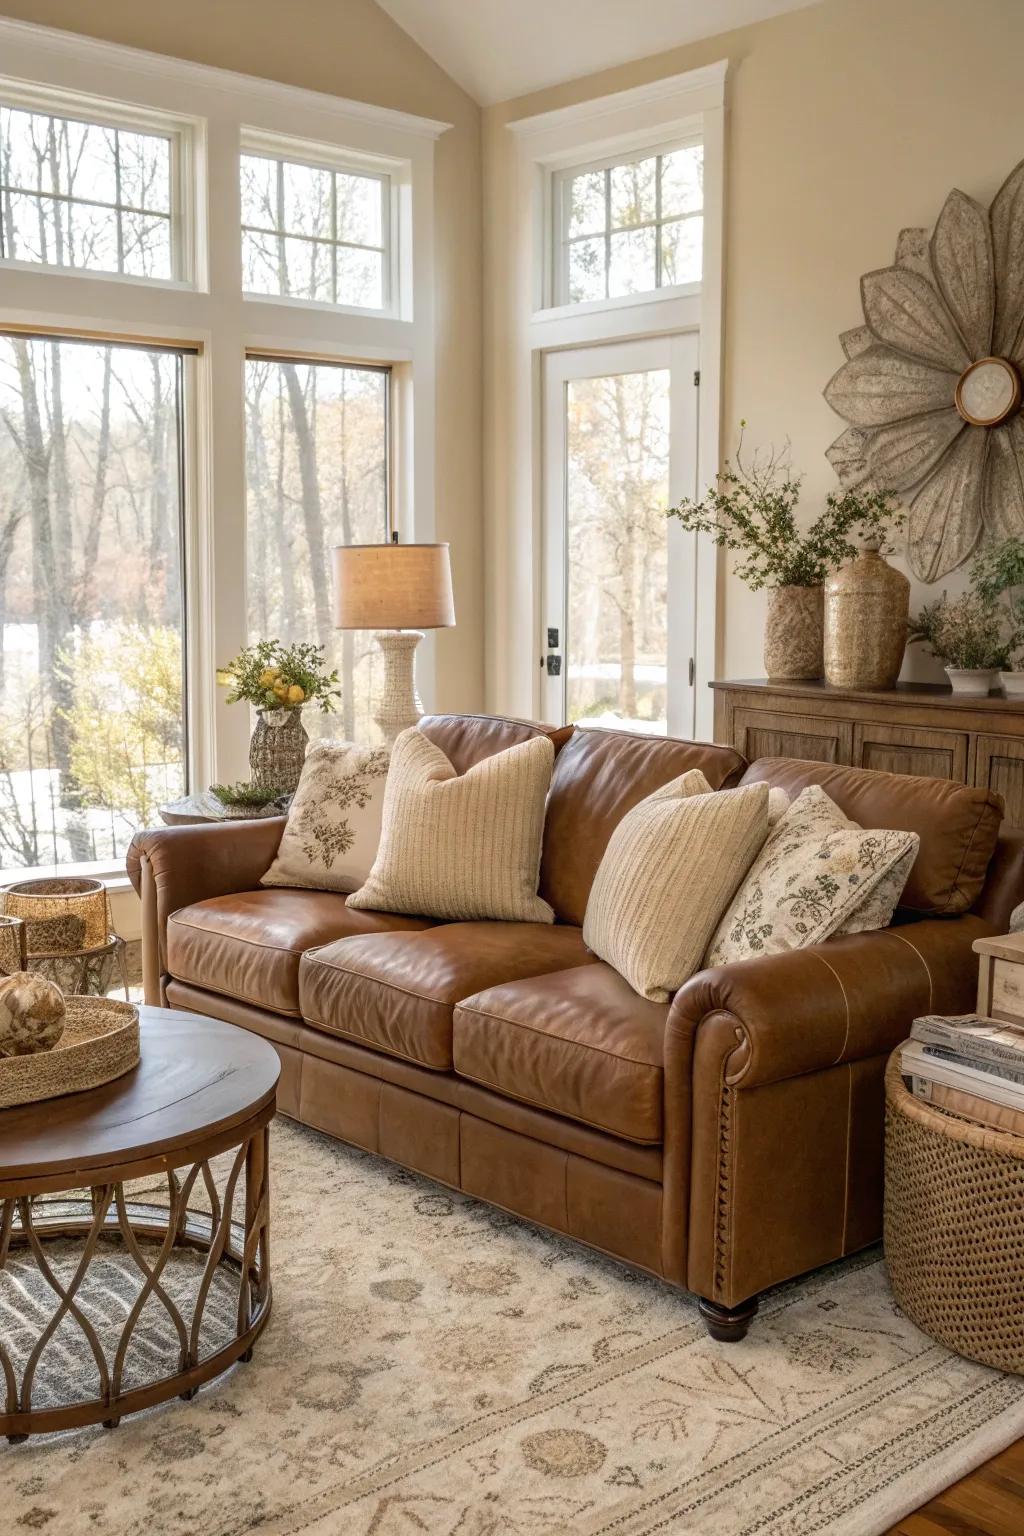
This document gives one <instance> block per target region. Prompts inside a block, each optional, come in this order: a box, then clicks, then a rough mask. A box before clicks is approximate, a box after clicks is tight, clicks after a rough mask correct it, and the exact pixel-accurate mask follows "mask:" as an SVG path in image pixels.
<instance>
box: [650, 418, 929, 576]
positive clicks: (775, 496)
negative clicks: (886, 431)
mask: <svg viewBox="0 0 1024 1536" xmlns="http://www.w3.org/2000/svg"><path fill="white" fill-rule="evenodd" d="M746 425H747V424H746V422H745V421H741V422H740V436H739V442H738V443H737V445H736V458H735V464H733V463H730V462H729V461H728V460H727V461H726V463H725V465H724V467H723V468H722V469H721V470H720V471H719V474H718V477H717V483H716V485H715V486H714V487H713V488H712V489H711V490H709V491H708V492H707V494H706V495H705V496H704V498H703V500H701V501H690V500H689V499H686V498H684V499H683V500H682V501H681V502H680V503H679V505H678V506H677V507H670V508H669V509H668V516H669V517H675V518H677V519H678V520H679V522H681V523H682V525H683V527H684V528H686V529H688V530H689V531H691V532H696V533H706V534H710V536H711V537H712V538H713V539H714V541H715V543H716V544H717V545H718V547H719V548H720V549H722V548H724V549H734V550H740V551H742V553H743V557H744V558H743V559H742V560H740V561H739V562H738V563H737V565H736V575H737V576H738V577H739V578H740V580H741V581H743V582H745V583H746V584H747V586H748V587H750V588H751V590H752V591H755V592H756V591H758V589H759V588H761V587H816V586H819V585H820V583H821V582H823V581H824V579H825V577H826V576H827V575H828V573H829V571H832V570H835V568H836V567H837V566H839V565H842V564H844V563H845V562H846V561H847V560H852V559H853V558H854V556H855V555H856V554H857V545H856V544H855V543H853V542H852V537H853V536H854V535H859V536H860V537H861V538H864V537H869V538H874V539H876V540H877V541H878V543H879V544H880V546H882V547H883V548H885V549H886V550H887V551H888V550H891V549H892V547H893V546H892V545H891V544H890V543H889V542H888V539H889V532H890V530H891V529H894V528H896V527H897V526H898V525H899V524H900V523H901V522H902V521H903V515H902V513H900V512H899V510H898V508H897V507H896V505H895V502H894V499H893V497H892V496H891V495H890V494H889V493H888V492H886V491H859V492H858V491H844V492H842V493H841V494H838V493H836V492H834V491H833V492H830V494H829V495H828V496H827V498H826V501H825V510H824V512H822V513H820V514H819V515H818V517H816V518H815V520H814V521H813V522H812V523H811V524H810V525H809V527H807V528H806V529H805V530H803V531H801V529H800V527H799V526H798V524H797V519H796V509H797V506H798V504H799V501H800V488H801V485H802V484H803V476H802V475H795V474H794V473H793V471H792V469H791V468H790V464H789V454H788V447H787V449H785V450H784V451H783V452H781V453H779V452H777V451H776V450H775V449H774V448H773V449H771V450H770V451H769V452H767V453H764V452H756V453H754V454H753V455H752V456H751V457H748V458H747V459H746V460H745V459H744V452H743V434H744V431H745V429H746Z"/></svg>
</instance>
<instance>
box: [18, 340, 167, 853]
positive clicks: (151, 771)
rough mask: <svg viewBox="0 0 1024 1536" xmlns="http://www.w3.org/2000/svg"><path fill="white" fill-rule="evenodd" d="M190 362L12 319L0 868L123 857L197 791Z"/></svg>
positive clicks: (154, 350) (164, 351)
mask: <svg viewBox="0 0 1024 1536" xmlns="http://www.w3.org/2000/svg"><path fill="white" fill-rule="evenodd" d="M183 367H184V364H183V359H182V358H181V356H180V355H179V354H177V353H175V352H172V351H166V350H156V349H152V350H151V349H143V348H135V347H128V346H117V345H98V344H93V343H88V344H86V343H76V342H70V341H57V340H51V339H47V338H42V337H28V336H16V335H10V334H8V335H0V640H2V644H0V867H2V866H4V865H7V866H11V865H17V866H22V865H40V864H64V863H68V862H79V861H83V860H93V859H112V858H120V857H122V856H123V854H124V852H125V849H126V848H127V845H128V842H129V841H130V839H131V836H132V834H133V832H134V831H135V830H136V829H137V828H138V827H140V826H144V825H147V824H149V823H151V822H152V821H154V820H155V819H156V813H157V808H158V806H159V805H160V804H161V803H162V802H163V801H165V800H168V799H173V798H174V797H175V796H177V795H180V794H181V793H182V792H183V790H184V786H185V772H184V740H183V715H184V704H183V683H182V672H183V668H182V656H183V635H184V619H183V594H182V580H181V572H182V486H181V471H180V453H179V443H180V434H181V399H182V390H183Z"/></svg>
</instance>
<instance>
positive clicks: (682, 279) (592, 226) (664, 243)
mask: <svg viewBox="0 0 1024 1536" xmlns="http://www.w3.org/2000/svg"><path fill="white" fill-rule="evenodd" d="M556 186H557V188H558V193H559V198H560V207H561V224H562V232H561V238H562V286H563V289H564V292H563V294H562V297H563V298H564V300H565V301H566V302H568V303H570V304H581V303H585V302H586V301H588V300H592V299H616V298H622V297H624V296H625V295H627V294H631V293H649V292H653V291H654V290H656V289H658V288H664V287H668V286H670V285H672V284H676V283H695V282H699V281H700V277H701V268H702V264H703V241H704V147H703V145H701V144H689V145H684V146H682V147H681V148H679V149H674V150H671V151H669V152H668V153H666V154H659V155H648V156H646V157H645V158H641V159H635V160H626V161H623V162H622V163H620V164H618V165H609V166H604V167H598V168H595V169H593V170H580V171H567V172H565V173H564V174H563V175H562V176H560V177H559V178H558V180H557V182H556Z"/></svg>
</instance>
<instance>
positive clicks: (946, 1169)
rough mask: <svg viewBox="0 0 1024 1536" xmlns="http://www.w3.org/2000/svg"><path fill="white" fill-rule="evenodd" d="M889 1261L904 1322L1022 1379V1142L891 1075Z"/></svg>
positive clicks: (895, 1066) (891, 1070)
mask: <svg viewBox="0 0 1024 1536" xmlns="http://www.w3.org/2000/svg"><path fill="white" fill-rule="evenodd" d="M885 1100H886V1107H885V1259H886V1263H887V1265H888V1268H889V1279H890V1281H891V1283H892V1289H893V1294H894V1296H895V1297H896V1300H897V1301H898V1303H899V1305H900V1307H901V1308H902V1309H903V1311H904V1312H905V1313H906V1314H907V1316H908V1317H909V1318H910V1319H911V1320H912V1321H913V1322H915V1323H916V1324H917V1326H918V1327H919V1328H921V1329H923V1330H924V1332H925V1333H927V1334H930V1335H931V1337H932V1338H934V1339H938V1341H939V1342H940V1343H941V1344H945V1345H947V1346H948V1347H949V1348H950V1349H952V1350H955V1351H956V1353H957V1354H959V1355H966V1356H967V1358H968V1359H970V1360H979V1361H981V1363H982V1364H983V1365H992V1366H995V1367H996V1368H997V1369H998V1370H1002V1371H1016V1372H1017V1373H1019V1374H1024V1302H1022V1296H1024V1137H1021V1136H1013V1135H1011V1134H1010V1133H1009V1132H1007V1131H993V1130H988V1129H987V1128H986V1127H984V1126H979V1125H972V1124H971V1123H970V1122H969V1121H967V1120H961V1119H959V1118H958V1117H957V1116H955V1115H949V1114H946V1113H945V1112H944V1111H943V1110H941V1109H936V1108H934V1107H933V1106H932V1105H930V1104H926V1103H923V1102H922V1101H921V1100H920V1099H915V1098H914V1097H913V1095H912V1094H911V1093H909V1092H908V1091H907V1089H906V1087H905V1086H904V1083H903V1078H902V1076H901V1075H900V1070H899V1052H898V1051H897V1052H896V1053H895V1054H894V1055H893V1056H892V1057H890V1060H889V1066H888V1068H887V1070H886V1075H885Z"/></svg>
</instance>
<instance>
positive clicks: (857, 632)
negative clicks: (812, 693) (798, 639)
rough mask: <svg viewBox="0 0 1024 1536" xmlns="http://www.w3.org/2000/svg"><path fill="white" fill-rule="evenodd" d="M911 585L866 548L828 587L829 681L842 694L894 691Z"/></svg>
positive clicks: (871, 545)
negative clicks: (847, 690)
mask: <svg viewBox="0 0 1024 1536" xmlns="http://www.w3.org/2000/svg"><path fill="white" fill-rule="evenodd" d="M909 615H910V582H909V581H908V580H907V578H906V577H905V576H904V575H903V573H902V572H901V571H897V570H894V569H893V567H892V566H891V565H890V564H889V563H888V561H886V560H884V559H883V558H882V556H881V554H880V553H879V547H878V544H877V542H872V543H865V545H864V548H863V550H862V551H861V553H860V554H859V555H858V556H857V559H856V560H852V561H851V562H850V564H849V565H844V566H843V568H842V569H841V570H839V571H836V573H835V575H834V576H832V577H831V578H830V579H829V580H828V581H827V582H826V584H825V679H826V681H827V682H829V683H832V684H833V686H835V687H837V688H891V687H892V686H893V684H894V683H895V681H896V679H897V678H898V677H899V675H900V667H901V666H902V665H903V653H904V651H905V650H906V646H907V621H908V618H909Z"/></svg>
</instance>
